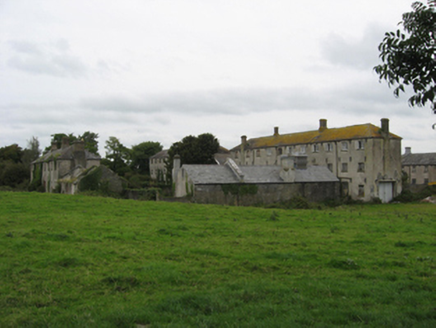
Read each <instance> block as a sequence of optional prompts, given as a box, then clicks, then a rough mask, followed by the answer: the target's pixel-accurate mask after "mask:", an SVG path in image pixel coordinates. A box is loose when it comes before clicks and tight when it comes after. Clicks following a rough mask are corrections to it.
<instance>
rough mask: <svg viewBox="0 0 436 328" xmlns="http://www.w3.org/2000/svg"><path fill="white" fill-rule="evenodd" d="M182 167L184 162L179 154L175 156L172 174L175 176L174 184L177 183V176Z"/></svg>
mask: <svg viewBox="0 0 436 328" xmlns="http://www.w3.org/2000/svg"><path fill="white" fill-rule="evenodd" d="M181 166H182V160H181V159H180V155H179V154H176V155H174V159H173V171H172V172H171V173H172V176H173V182H176V180H177V175H178V173H179V170H180V168H181Z"/></svg>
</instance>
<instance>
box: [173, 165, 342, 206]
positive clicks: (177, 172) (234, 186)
mask: <svg viewBox="0 0 436 328" xmlns="http://www.w3.org/2000/svg"><path fill="white" fill-rule="evenodd" d="M173 182H174V183H175V196H176V197H186V196H188V197H192V200H193V201H194V202H197V203H206V204H227V205H245V206H249V205H256V204H271V203H276V202H282V201H288V200H290V199H292V198H293V197H296V196H302V197H305V198H306V199H308V200H309V201H316V202H320V201H324V200H327V199H335V198H338V197H339V194H340V190H339V189H340V183H339V179H338V178H337V177H336V176H335V175H334V174H333V173H332V172H330V171H329V170H328V169H327V167H322V166H309V167H306V159H305V157H304V156H300V157H297V156H282V157H281V159H280V165H270V166H263V165H251V166H247V165H244V166H238V165H237V164H236V163H235V162H234V161H233V160H232V159H230V158H229V159H227V161H226V163H225V164H224V165H183V166H180V158H179V157H177V156H176V158H175V160H174V170H173Z"/></svg>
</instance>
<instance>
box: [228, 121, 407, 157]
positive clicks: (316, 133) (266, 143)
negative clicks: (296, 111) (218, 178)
mask: <svg viewBox="0 0 436 328" xmlns="http://www.w3.org/2000/svg"><path fill="white" fill-rule="evenodd" d="M382 137H383V136H382V133H381V129H380V127H378V126H375V125H373V124H370V123H368V124H361V125H353V126H346V127H341V128H327V127H325V128H323V129H321V128H320V129H318V130H313V131H306V132H297V133H289V134H279V133H278V131H276V133H274V135H272V136H266V137H259V138H251V139H248V140H247V144H246V148H251V149H253V148H265V147H274V146H286V145H294V144H310V143H317V142H328V141H339V140H350V139H363V138H382ZM389 137H390V138H394V139H401V137H399V136H397V135H395V134H393V133H389ZM239 148H240V145H239V146H236V147H234V148H232V150H233V151H234V150H238V149H239Z"/></svg>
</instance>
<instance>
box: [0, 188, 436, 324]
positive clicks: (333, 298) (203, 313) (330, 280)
mask: <svg viewBox="0 0 436 328" xmlns="http://www.w3.org/2000/svg"><path fill="white" fill-rule="evenodd" d="M0 231H1V235H0V278H1V283H0V327H138V328H143V327H147V328H148V327H150V328H151V327H330V326H342V327H359V326H360V327H436V207H435V205H431V204H408V205H405V204H390V205H364V206H363V205H356V206H347V207H340V208H331V209H323V210H277V209H274V210H273V209H264V208H254V207H229V206H215V205H196V204H181V203H165V202H139V201H129V200H116V199H111V198H98V197H85V196H80V195H78V196H67V195H58V194H39V193H9V192H0Z"/></svg>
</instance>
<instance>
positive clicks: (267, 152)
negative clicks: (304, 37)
mask: <svg viewBox="0 0 436 328" xmlns="http://www.w3.org/2000/svg"><path fill="white" fill-rule="evenodd" d="M266 154H267V155H268V156H271V155H272V149H271V148H268V149H267V150H266Z"/></svg>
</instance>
